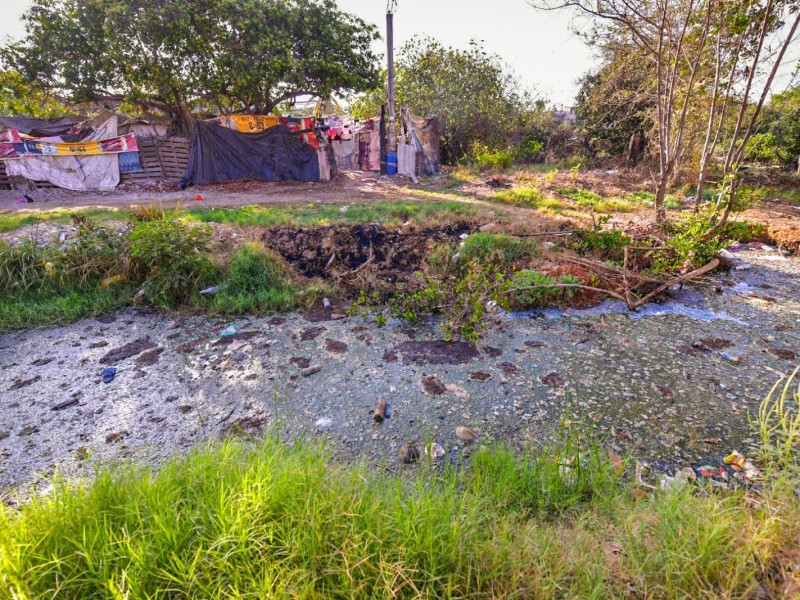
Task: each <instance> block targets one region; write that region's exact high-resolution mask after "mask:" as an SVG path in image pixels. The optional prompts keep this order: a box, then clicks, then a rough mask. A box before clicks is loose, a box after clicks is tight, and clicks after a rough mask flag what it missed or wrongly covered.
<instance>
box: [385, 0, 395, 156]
mask: <svg viewBox="0 0 800 600" xmlns="http://www.w3.org/2000/svg"><path fill="white" fill-rule="evenodd" d="M396 9H397V0H388V3H387V5H386V61H387V73H388V84H389V85H388V88H389V89H388V96H389V101H388V106H387V109H388V112H389V143H388V144H387V148H386V151H387V152H397V129H396V126H395V109H394V11H395V10H396Z"/></svg>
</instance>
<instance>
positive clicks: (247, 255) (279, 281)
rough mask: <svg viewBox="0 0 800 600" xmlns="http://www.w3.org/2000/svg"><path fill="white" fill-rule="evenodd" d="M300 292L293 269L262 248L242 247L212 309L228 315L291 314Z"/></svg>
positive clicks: (252, 245)
mask: <svg viewBox="0 0 800 600" xmlns="http://www.w3.org/2000/svg"><path fill="white" fill-rule="evenodd" d="M296 303H297V300H296V290H295V287H294V286H293V285H292V282H291V278H290V276H289V267H288V266H287V265H286V263H284V262H283V260H282V259H281V258H280V257H279V256H277V255H276V254H275V253H273V252H271V251H270V250H267V249H266V248H264V246H262V245H261V244H256V243H248V244H244V245H242V246H240V247H239V248H238V249H237V250H236V252H235V253H234V255H233V257H232V258H231V262H230V264H229V265H228V269H227V273H226V276H225V285H224V287H223V289H222V290H221V291H220V292H218V293H217V294H216V295H214V297H213V300H212V308H213V309H215V310H217V311H219V312H224V313H242V312H255V313H259V312H272V311H283V310H290V309H292V308H294V306H295V305H296Z"/></svg>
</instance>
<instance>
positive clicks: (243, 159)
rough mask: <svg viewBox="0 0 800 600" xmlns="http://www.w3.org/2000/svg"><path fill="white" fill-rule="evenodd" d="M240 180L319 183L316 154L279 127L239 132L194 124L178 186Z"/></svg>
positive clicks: (285, 129)
mask: <svg viewBox="0 0 800 600" xmlns="http://www.w3.org/2000/svg"><path fill="white" fill-rule="evenodd" d="M241 179H262V180H265V181H286V180H297V181H319V180H320V179H321V176H320V158H319V154H318V152H317V151H316V150H315V149H314V148H312V147H311V146H309V145H308V144H304V143H303V142H301V141H300V140H298V139H297V137H296V135H295V134H293V133H292V132H291V131H289V129H288V128H286V127H283V126H281V125H278V126H275V127H271V128H269V129H267V130H266V131H262V132H259V133H243V132H239V131H234V130H232V129H228V128H226V127H221V126H219V125H215V124H212V123H204V122H202V121H200V122H197V123H196V124H195V128H194V133H193V135H192V148H191V150H190V152H189V165H188V167H187V168H186V174H185V175H184V178H183V181H181V187H182V188H185V187H187V186H189V185H205V184H209V183H221V182H224V181H236V180H241Z"/></svg>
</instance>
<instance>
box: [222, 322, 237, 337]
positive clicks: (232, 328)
mask: <svg viewBox="0 0 800 600" xmlns="http://www.w3.org/2000/svg"><path fill="white" fill-rule="evenodd" d="M237 333H239V328H238V327H236V325H228V326H227V327H226V328H225V329H223V330H222V331H220V332H219V335H220V337H230V336H232V335H236V334H237Z"/></svg>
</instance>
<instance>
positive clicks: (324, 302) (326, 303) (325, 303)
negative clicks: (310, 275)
mask: <svg viewBox="0 0 800 600" xmlns="http://www.w3.org/2000/svg"><path fill="white" fill-rule="evenodd" d="M322 306H324V307H325V309H326V310H330V308H331V301H330V300H328V299H327V298H323V299H322Z"/></svg>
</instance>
